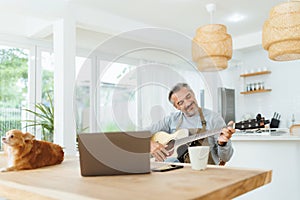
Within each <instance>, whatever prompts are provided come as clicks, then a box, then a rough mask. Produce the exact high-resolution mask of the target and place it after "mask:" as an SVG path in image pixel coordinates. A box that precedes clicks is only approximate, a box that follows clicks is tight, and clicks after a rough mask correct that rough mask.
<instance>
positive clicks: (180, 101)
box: [171, 88, 198, 117]
mask: <svg viewBox="0 0 300 200" xmlns="http://www.w3.org/2000/svg"><path fill="white" fill-rule="evenodd" d="M171 101H172V102H173V103H174V104H173V105H174V107H175V108H177V109H178V110H181V111H182V112H183V113H184V114H185V115H186V116H188V117H191V116H194V115H195V114H196V113H198V104H197V100H196V99H195V95H194V93H193V92H192V91H190V90H188V89H187V88H181V89H180V90H179V91H178V92H174V93H173V95H172V96H171Z"/></svg>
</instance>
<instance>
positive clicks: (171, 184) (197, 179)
mask: <svg viewBox="0 0 300 200" xmlns="http://www.w3.org/2000/svg"><path fill="white" fill-rule="evenodd" d="M0 164H1V166H0V167H3V156H0ZM271 177H272V171H271V170H258V169H242V168H232V167H219V166H212V165H209V167H208V168H207V169H206V170H204V171H195V170H192V169H191V168H190V167H189V166H185V167H184V168H182V169H177V170H174V171H168V172H152V173H150V174H141V175H121V176H97V177H82V176H81V175H80V169H79V159H78V157H72V158H66V159H65V161H64V162H63V163H62V164H60V165H56V166H50V167H45V168H40V169H35V170H26V171H19V172H2V173H0V188H1V190H0V198H1V197H3V198H7V199H30V200H34V199H39V200H41V199H64V200H66V199H80V200H89V199H158V198H159V199H214V200H215V199H232V198H234V197H237V196H239V195H241V194H244V193H246V192H248V191H251V190H254V189H255V188H258V187H260V186H263V185H265V184H267V183H270V182H271Z"/></svg>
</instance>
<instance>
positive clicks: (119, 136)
mask: <svg viewBox="0 0 300 200" xmlns="http://www.w3.org/2000/svg"><path fill="white" fill-rule="evenodd" d="M150 138H151V133H150V132H148V131H137V132H105V133H80V134H78V147H79V160H80V171H81V175H82V176H100V175H120V174H141V173H150V171H151V169H150Z"/></svg>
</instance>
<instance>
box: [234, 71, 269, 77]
mask: <svg viewBox="0 0 300 200" xmlns="http://www.w3.org/2000/svg"><path fill="white" fill-rule="evenodd" d="M270 73H271V71H261V72H254V73H249V74H241V75H240V77H248V76H258V75H263V74H270Z"/></svg>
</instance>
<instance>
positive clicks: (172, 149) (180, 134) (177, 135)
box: [151, 129, 189, 158]
mask: <svg viewBox="0 0 300 200" xmlns="http://www.w3.org/2000/svg"><path fill="white" fill-rule="evenodd" d="M188 136H189V131H188V130H187V129H180V130H178V131H176V132H174V133H171V134H169V133H166V132H163V131H160V132H157V133H155V134H154V135H153V136H152V138H151V140H152V141H154V142H159V143H160V144H163V145H167V147H166V150H167V151H168V152H169V156H168V158H169V157H173V158H178V156H181V155H182V154H183V153H184V152H185V150H186V149H187V146H186V145H182V146H185V147H186V148H184V149H183V148H182V146H174V144H175V140H178V139H181V138H186V137H188ZM183 151H184V152H183Z"/></svg>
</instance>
